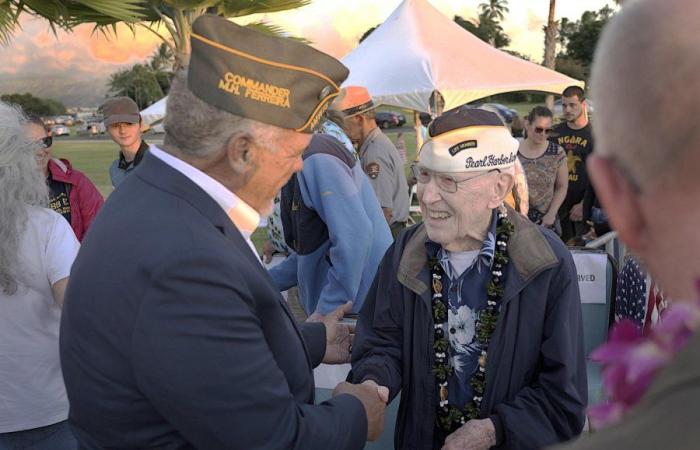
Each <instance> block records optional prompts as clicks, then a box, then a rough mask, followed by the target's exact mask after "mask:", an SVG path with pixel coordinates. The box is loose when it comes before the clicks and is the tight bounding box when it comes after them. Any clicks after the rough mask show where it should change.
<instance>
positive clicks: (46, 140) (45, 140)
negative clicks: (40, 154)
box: [36, 136, 53, 150]
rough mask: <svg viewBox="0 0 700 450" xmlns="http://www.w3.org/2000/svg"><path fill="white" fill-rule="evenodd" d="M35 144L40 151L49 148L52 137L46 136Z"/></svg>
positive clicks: (51, 143)
mask: <svg viewBox="0 0 700 450" xmlns="http://www.w3.org/2000/svg"><path fill="white" fill-rule="evenodd" d="M36 143H37V144H39V145H40V146H41V149H42V150H43V149H45V148H49V147H51V145H53V137H51V136H46V137H45V138H41V139H37V141H36Z"/></svg>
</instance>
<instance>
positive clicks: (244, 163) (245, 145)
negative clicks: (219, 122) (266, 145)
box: [226, 133, 255, 178]
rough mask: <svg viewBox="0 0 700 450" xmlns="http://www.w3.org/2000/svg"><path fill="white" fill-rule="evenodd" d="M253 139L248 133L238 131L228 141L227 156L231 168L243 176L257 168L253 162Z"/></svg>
mask: <svg viewBox="0 0 700 450" xmlns="http://www.w3.org/2000/svg"><path fill="white" fill-rule="evenodd" d="M254 151H255V150H254V149H253V139H252V137H251V136H250V135H249V134H248V133H236V134H235V135H233V136H231V137H230V138H229V140H228V142H227V143H226V158H227V159H228V164H229V165H230V166H231V168H232V169H233V170H234V171H235V172H236V174H238V175H239V176H240V177H241V178H244V177H245V175H246V174H247V173H248V172H250V171H251V170H254V169H255V164H254V163H253V152H254Z"/></svg>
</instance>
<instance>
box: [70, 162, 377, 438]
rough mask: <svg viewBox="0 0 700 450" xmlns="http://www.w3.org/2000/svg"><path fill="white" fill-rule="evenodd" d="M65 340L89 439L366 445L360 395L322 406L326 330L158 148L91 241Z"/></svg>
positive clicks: (80, 262) (75, 280)
mask: <svg viewBox="0 0 700 450" xmlns="http://www.w3.org/2000/svg"><path fill="white" fill-rule="evenodd" d="M60 349H61V363H62V367H63V375H64V378H65V382H66V388H67V391H68V398H69V400H70V404H71V408H70V417H69V420H70V423H71V425H72V427H73V430H74V432H75V433H76V435H77V438H78V440H79V441H80V443H81V445H82V447H84V448H90V449H93V448H95V449H96V448H120V449H121V448H139V449H142V448H159V449H189V448H200V449H207V450H210V449H234V448H235V449H238V448H240V449H266V450H269V449H277V448H279V449H282V448H285V449H286V448H294V449H358V448H362V447H363V446H364V443H365V439H366V436H367V421H366V416H365V412H364V409H363V406H362V403H361V402H360V401H359V400H358V399H356V398H355V397H352V396H349V395H341V396H338V397H336V398H333V399H331V400H330V401H327V402H324V403H322V404H320V405H317V406H314V405H313V393H314V379H313V373H312V367H313V366H315V365H317V364H319V363H320V361H321V359H322V357H323V353H324V351H325V328H324V327H323V326H322V325H321V324H312V325H310V326H304V327H300V326H298V325H297V324H296V323H295V321H294V320H293V317H292V315H291V312H290V311H289V309H288V308H287V306H286V304H285V302H284V300H283V299H282V297H281V296H280V294H279V292H278V291H277V290H276V288H275V286H274V284H273V282H272V280H271V279H270V278H269V276H268V274H267V271H266V270H265V269H264V268H263V267H262V265H261V264H260V262H259V261H258V260H257V258H256V256H255V255H254V254H253V253H252V252H251V250H250V248H249V247H248V245H247V244H246V242H245V240H244V239H243V237H242V236H241V234H240V233H239V232H238V230H237V229H236V228H235V227H234V226H233V224H232V223H231V221H230V219H229V218H228V217H227V216H226V214H225V213H224V211H223V210H222V209H221V207H219V205H218V204H216V203H215V202H214V200H213V199H212V198H211V197H209V196H208V195H207V194H206V193H205V192H204V191H203V190H202V189H201V188H199V187H198V186H197V185H195V184H194V183H193V182H191V181H190V180H189V179H188V178H187V177H185V176H184V175H182V174H181V173H179V172H177V171H176V170H174V169H172V168H171V167H170V166H168V165H166V164H165V163H163V162H162V161H161V160H159V159H157V158H156V157H154V156H152V155H147V156H146V157H145V158H144V160H143V162H142V164H141V165H140V166H139V167H138V168H137V169H136V170H135V172H134V174H132V176H130V177H129V178H127V179H126V180H125V181H124V182H123V183H122V184H121V185H120V186H119V188H118V189H117V190H116V191H115V192H114V193H113V194H112V195H111V196H110V198H109V199H108V201H107V202H106V204H105V206H104V208H103V209H102V210H101V212H100V214H99V215H98V216H97V218H96V220H95V222H94V223H93V225H92V227H91V229H90V233H89V234H88V236H87V237H86V239H85V240H84V241H83V244H82V248H81V250H80V254H79V255H78V258H77V259H76V261H75V264H74V265H73V270H72V273H71V278H70V283H69V287H68V290H67V293H66V302H65V306H64V310H63V318H62V323H61V339H60Z"/></svg>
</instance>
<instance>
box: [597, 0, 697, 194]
mask: <svg viewBox="0 0 700 450" xmlns="http://www.w3.org/2000/svg"><path fill="white" fill-rule="evenodd" d="M628 3H629V4H626V5H625V6H624V7H623V8H622V10H621V12H620V13H618V14H617V15H616V16H615V17H614V18H613V19H612V20H611V22H610V23H609V24H608V26H607V27H606V28H605V30H604V32H603V35H602V37H601V39H600V42H599V44H598V49H597V51H596V53H595V58H594V63H593V71H592V76H591V85H592V90H591V92H592V96H593V98H594V99H595V102H596V103H595V118H594V124H593V131H594V136H595V138H596V150H595V151H596V153H599V154H601V155H603V156H609V157H614V158H615V159H617V160H618V161H619V163H620V165H621V166H622V167H623V169H624V170H626V171H627V172H628V174H629V175H630V176H631V178H632V179H633V180H634V181H635V182H636V183H638V184H642V182H643V183H644V184H648V183H651V182H654V181H656V180H657V179H659V178H660V177H662V176H665V175H668V174H669V173H670V172H671V171H672V170H674V169H676V168H677V167H678V166H677V165H678V164H680V163H682V162H683V161H684V159H685V157H686V156H687V155H688V154H689V152H696V151H697V147H698V145H700V126H698V120H699V118H700V114H699V112H700V51H698V38H697V32H696V30H697V27H698V24H700V2H697V1H695V0H665V1H653V0H640V1H636V2H628Z"/></svg>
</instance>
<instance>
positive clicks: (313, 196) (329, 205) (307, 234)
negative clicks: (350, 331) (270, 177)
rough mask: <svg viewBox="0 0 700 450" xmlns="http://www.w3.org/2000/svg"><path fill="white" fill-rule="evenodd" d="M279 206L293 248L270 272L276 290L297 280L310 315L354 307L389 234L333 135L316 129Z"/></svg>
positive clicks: (353, 163) (351, 159)
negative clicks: (343, 307)
mask: <svg viewBox="0 0 700 450" xmlns="http://www.w3.org/2000/svg"><path fill="white" fill-rule="evenodd" d="M281 210H282V223H283V228H284V234H285V240H286V241H287V244H288V245H289V246H290V247H291V248H292V249H294V253H292V254H291V255H290V256H289V257H288V258H287V259H286V260H285V261H283V262H282V263H280V264H279V265H277V266H275V267H273V268H272V269H270V275H271V276H272V278H273V279H274V280H275V282H276V283H277V285H278V287H279V289H280V290H282V291H284V290H287V289H289V288H290V287H292V286H295V285H298V286H299V300H300V301H301V304H302V305H303V307H304V309H305V310H306V313H307V314H308V315H309V316H310V319H311V320H316V319H318V318H319V317H320V316H323V315H326V314H328V313H329V312H331V311H333V310H335V309H336V308H338V307H339V306H341V305H343V304H344V303H346V302H347V301H353V309H354V310H355V311H359V309H360V307H361V306H362V303H363V301H364V298H365V295H367V291H368V290H369V286H370V284H371V283H372V279H373V278H374V274H375V273H376V271H377V266H379V261H381V259H382V257H383V256H384V252H386V249H387V248H389V245H390V244H391V240H392V238H391V233H390V231H389V227H388V225H387V223H386V220H384V215H383V214H382V210H381V208H380V206H379V202H378V201H377V198H376V196H375V195H374V191H373V190H372V186H371V185H370V184H369V181H368V180H367V177H366V176H365V174H364V172H363V171H362V168H361V167H360V164H359V163H358V161H357V159H356V158H355V157H354V155H353V154H351V153H350V152H349V151H348V150H347V148H345V146H344V145H343V144H341V143H340V141H338V140H337V139H335V138H334V137H332V136H329V135H326V134H315V135H314V136H313V137H312V138H311V143H310V144H309V148H308V149H307V150H306V152H304V168H303V169H302V171H301V172H300V173H298V174H295V175H293V176H292V178H291V179H290V180H289V182H288V183H287V185H286V186H285V187H284V188H283V189H282V205H281Z"/></svg>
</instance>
